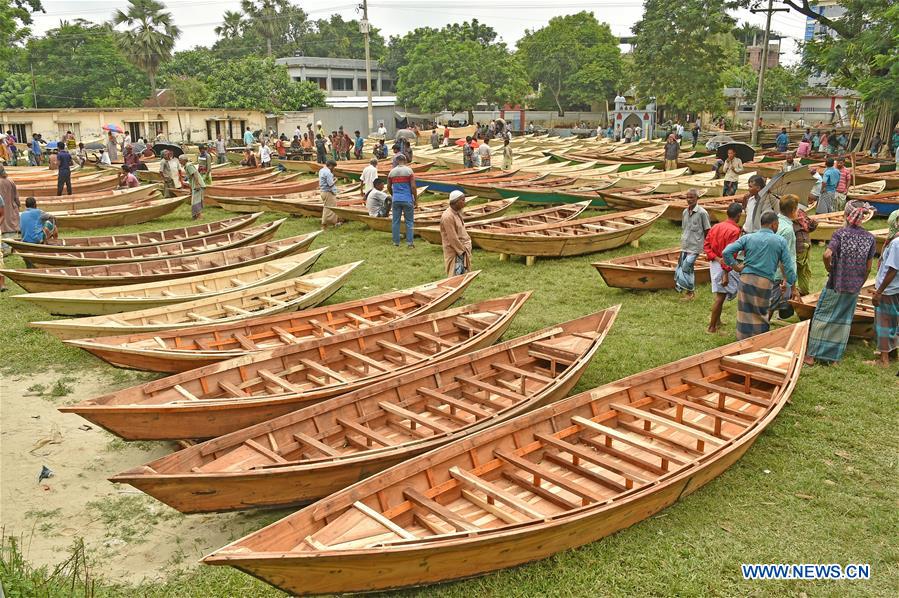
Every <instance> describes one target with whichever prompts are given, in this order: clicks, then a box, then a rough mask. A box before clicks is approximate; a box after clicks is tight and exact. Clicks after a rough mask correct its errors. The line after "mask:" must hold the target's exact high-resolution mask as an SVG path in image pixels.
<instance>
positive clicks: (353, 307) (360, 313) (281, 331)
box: [69, 250, 478, 372]
mask: <svg viewBox="0 0 899 598" xmlns="http://www.w3.org/2000/svg"><path fill="white" fill-rule="evenodd" d="M320 251H321V250H320ZM477 275H478V272H477V271H475V272H469V273H468V274H463V275H461V276H453V277H450V278H445V279H443V280H439V281H436V282H430V283H426V284H422V285H418V286H415V287H412V288H410V289H406V290H402V291H391V292H389V293H384V294H381V295H375V296H374V297H366V298H364V299H356V300H354V301H346V302H344V303H338V304H334V305H327V306H324V307H320V308H316V309H305V310H303V311H301V312H295V313H288V314H281V315H276V316H267V317H263V318H258V317H257V318H251V319H248V320H240V321H238V322H234V323H228V324H212V325H207V324H203V325H200V326H192V327H190V328H185V329H179V330H172V331H168V332H156V333H144V334H128V335H122V336H107V337H104V338H101V339H82V340H78V341H69V344H71V345H74V346H76V347H80V348H82V349H84V350H85V351H89V352H90V353H93V354H94V355H96V356H97V357H99V358H100V359H103V360H105V361H107V362H109V363H111V364H112V365H116V366H120V367H130V368H136V369H142V370H148V371H154V372H183V371H185V370H191V369H194V368H198V367H202V366H205V365H209V364H212V363H216V362H218V361H223V360H225V359H232V358H234V357H240V356H242V355H246V354H247V353H251V352H256V351H268V350H271V349H275V348H278V347H285V346H288V345H294V344H297V343H300V342H305V341H310V340H314V339H318V338H322V337H324V336H333V335H335V334H343V333H346V332H352V331H354V330H359V329H361V328H370V327H372V326H377V325H380V324H386V323H388V322H393V321H396V320H402V319H406V318H412V317H415V316H420V315H422V314H429V313H433V312H435V311H440V310H443V309H446V308H448V307H449V306H450V305H452V304H453V303H454V302H455V301H456V300H457V299H458V298H459V297H461V296H462V293H463V292H464V291H465V289H466V287H468V285H469V284H470V283H471V281H472V280H474V278H475V276H477Z"/></svg>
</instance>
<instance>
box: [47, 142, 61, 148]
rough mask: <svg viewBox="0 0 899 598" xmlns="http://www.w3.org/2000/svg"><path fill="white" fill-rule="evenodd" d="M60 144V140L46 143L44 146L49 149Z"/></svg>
mask: <svg viewBox="0 0 899 598" xmlns="http://www.w3.org/2000/svg"><path fill="white" fill-rule="evenodd" d="M58 146H59V143H58V142H56V141H51V142H50V143H48V144H47V145H45V146H44V147H46V148H47V149H56V148H57V147H58Z"/></svg>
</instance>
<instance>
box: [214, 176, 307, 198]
mask: <svg viewBox="0 0 899 598" xmlns="http://www.w3.org/2000/svg"><path fill="white" fill-rule="evenodd" d="M311 189H318V179H307V180H303V181H290V182H287V183H283V184H279V183H270V184H260V185H250V186H247V185H238V184H227V185H216V184H215V183H214V182H213V184H212V185H211V186H209V187H207V188H206V193H207V194H209V196H210V197H217V196H218V197H258V196H268V195H288V194H290V193H299V192H301V191H309V190H311Z"/></svg>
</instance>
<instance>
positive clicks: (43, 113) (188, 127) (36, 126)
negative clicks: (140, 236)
mask: <svg viewBox="0 0 899 598" xmlns="http://www.w3.org/2000/svg"><path fill="white" fill-rule="evenodd" d="M216 121H218V122H219V123H220V125H219V126H220V130H222V131H223V132H225V133H227V131H228V124H229V123H230V125H231V127H230V130H231V132H232V138H233V139H239V138H240V137H241V135H242V134H243V130H242V127H244V126H245V127H247V128H249V129H251V130H254V131H255V130H259V129H262V128H263V127H264V126H265V115H264V114H263V113H262V112H258V111H255V110H227V109H201V108H179V109H174V108H48V109H40V110H5V111H3V112H0V126H2V128H3V130H4V131H5V130H6V129H9V128H10V125H13V124H17V125H21V126H22V128H24V131H25V134H26V137H27V138H30V137H31V134H32V133H40V134H41V135H42V136H43V138H44V139H45V140H46V141H53V140H55V139H58V138H59V137H60V135H61V134H63V133H65V131H66V130H72V132H74V133H75V136H76V137H77V138H78V139H79V140H80V141H83V142H85V143H89V142H92V141H98V140H100V139H102V138H103V137H104V135H105V133H104V131H103V129H102V127H103V125H106V124H115V125H118V126H120V127H124V128H125V130H129V129H134V130H135V131H138V132H139V133H140V134H141V135H146V136H148V137H149V138H151V139H152V137H153V136H155V134H156V131H157V130H158V129H161V130H162V132H163V135H164V136H165V137H166V139H168V140H169V141H175V142H182V141H192V142H194V143H196V142H199V141H206V140H209V139H210V136H211V138H212V139H214V138H215V122H216ZM207 125H209V126H207ZM210 132H211V135H210ZM20 141H23V140H22V139H20Z"/></svg>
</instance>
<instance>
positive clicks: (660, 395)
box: [646, 392, 749, 428]
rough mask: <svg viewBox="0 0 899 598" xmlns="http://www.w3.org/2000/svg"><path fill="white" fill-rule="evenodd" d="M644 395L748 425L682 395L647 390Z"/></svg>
mask: <svg viewBox="0 0 899 598" xmlns="http://www.w3.org/2000/svg"><path fill="white" fill-rule="evenodd" d="M646 396H648V397H652V398H653V399H658V400H660V401H667V402H669V403H674V404H675V405H680V406H682V407H686V408H687V409H692V410H693V411H698V412H700V413H705V414H706V415H710V416H712V417H717V418H719V419H721V420H722V421H726V422H728V423H731V424H736V425H738V426H742V427H744V428H746V427H749V422H747V421H746V420H743V419H740V418H739V417H735V416H733V415H731V414H729V413H725V412H723V411H718V410H717V409H715V408H714V407H709V406H707V405H704V404H702V403H698V402H696V401H691V400H689V399H685V398H682V397H676V396H674V395H671V394H668V393H666V392H647V393H646Z"/></svg>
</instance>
